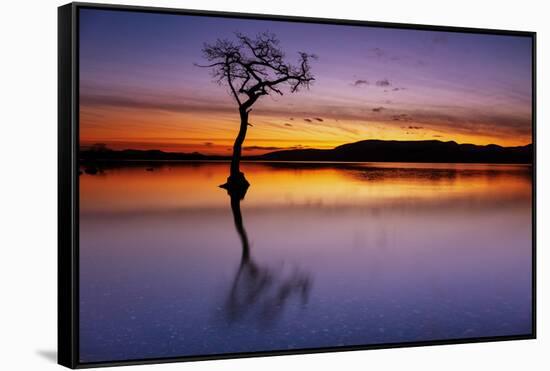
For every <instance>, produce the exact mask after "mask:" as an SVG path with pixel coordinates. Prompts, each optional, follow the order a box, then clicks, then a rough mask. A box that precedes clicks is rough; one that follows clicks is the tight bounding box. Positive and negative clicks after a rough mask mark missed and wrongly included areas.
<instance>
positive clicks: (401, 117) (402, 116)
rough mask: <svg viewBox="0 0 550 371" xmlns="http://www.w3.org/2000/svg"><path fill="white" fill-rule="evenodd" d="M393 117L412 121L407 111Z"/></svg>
mask: <svg viewBox="0 0 550 371" xmlns="http://www.w3.org/2000/svg"><path fill="white" fill-rule="evenodd" d="M391 119H392V120H393V121H411V116H409V115H408V114H406V113H400V114H397V115H392V116H391Z"/></svg>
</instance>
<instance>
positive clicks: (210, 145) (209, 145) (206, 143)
mask: <svg viewBox="0 0 550 371" xmlns="http://www.w3.org/2000/svg"><path fill="white" fill-rule="evenodd" d="M203 144H204V145H205V146H207V147H212V146H213V145H214V143H212V142H204V143H203Z"/></svg>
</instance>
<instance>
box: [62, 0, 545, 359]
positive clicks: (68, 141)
mask: <svg viewBox="0 0 550 371" xmlns="http://www.w3.org/2000/svg"><path fill="white" fill-rule="evenodd" d="M80 9H107V10H114V11H124V12H145V13H165V14H180V15H194V16H208V17H224V18H239V19H256V20H270V21H273V20H276V21H285V22H305V23H317V24H332V25H357V26H376V27H382V28H397V29H414V30H430V31H445V32H457V33H476V34H493V35H515V36H523V37H528V38H530V40H531V43H532V137H533V158H532V163H533V172H532V174H533V178H532V196H533V197H532V242H533V246H532V290H533V291H532V333H531V334H527V335H519V336H497V337H481V338H463V339H449V340H437V341H419V342H407V343H390V344H376V345H365V346H343V347H331V348H311V349H295V350H282V351H261V352H253V353H233V354H218V355H208V356H185V357H174V358H156V359H139V360H119V361H115V362H110V361H109V362H97V363H95V362H94V363H81V362H80V361H79V300H78V298H79V246H78V241H79V228H78V226H79V198H78V190H79V176H78V151H79V145H78V138H79V114H78V113H79V94H78V93H79V60H78V55H79V40H78V39H79V38H78V35H79V10H80ZM536 100H537V99H536V33H535V32H526V31H510V30H496V29H483V28H463V27H447V26H432V25H419V24H401V23H386V22H370V21H357V20H344V19H326V18H309V17H296V16H281V15H265V14H248V13H229V12H218V11H201V10H183V9H168V8H156V7H143V6H126V5H108V4H96V3H70V4H67V5H64V6H61V7H59V8H58V363H59V364H60V365H63V366H66V367H69V368H89V367H98V366H121V365H137V364H152V363H166V362H181V361H197V360H213V359H228V358H242V357H259V356H274V355H289V354H308V353H320V352H340V351H351V350H366V349H380V348H400V347H416V346H426V345H446V344H462V343H480V342H494V341H506V340H525V339H535V338H536V289H537V288H536V263H537V262H536V172H537V170H536V169H537V167H536V112H537V111H536Z"/></svg>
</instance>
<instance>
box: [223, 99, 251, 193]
mask: <svg viewBox="0 0 550 371" xmlns="http://www.w3.org/2000/svg"><path fill="white" fill-rule="evenodd" d="M239 114H240V117H241V126H240V128H239V134H238V135H237V138H235V144H233V157H232V158H231V168H230V171H229V178H227V183H226V186H229V187H238V188H242V187H245V188H246V187H248V186H249V183H248V181H247V180H246V178H245V177H244V174H243V173H242V172H241V170H240V162H241V153H242V146H243V142H244V139H245V137H246V130H247V129H248V111H247V110H246V109H245V108H242V107H240V108H239Z"/></svg>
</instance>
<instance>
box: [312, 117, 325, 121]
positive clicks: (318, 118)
mask: <svg viewBox="0 0 550 371" xmlns="http://www.w3.org/2000/svg"><path fill="white" fill-rule="evenodd" d="M313 119H314V120H317V121H319V122H323V121H324V120H323V119H322V118H320V117H314V118H313Z"/></svg>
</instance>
